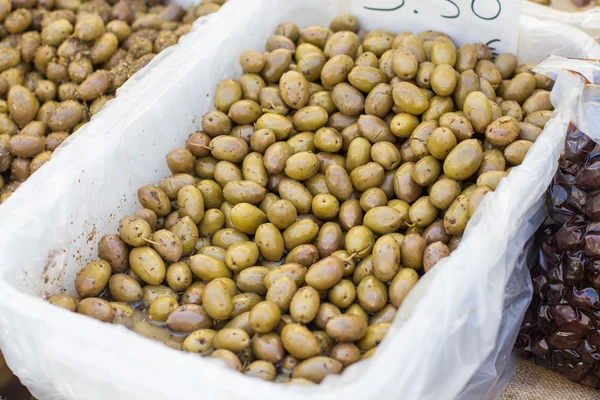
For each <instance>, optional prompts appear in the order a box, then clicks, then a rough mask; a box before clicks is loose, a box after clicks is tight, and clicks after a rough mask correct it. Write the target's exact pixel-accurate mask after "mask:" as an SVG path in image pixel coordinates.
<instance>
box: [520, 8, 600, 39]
mask: <svg viewBox="0 0 600 400" xmlns="http://www.w3.org/2000/svg"><path fill="white" fill-rule="evenodd" d="M523 14H524V15H528V16H531V17H535V18H539V19H543V20H549V21H556V22H559V23H564V24H569V25H571V26H573V27H575V28H577V29H581V30H583V31H585V32H586V33H588V34H589V35H591V36H593V37H595V38H598V37H600V8H598V7H593V8H590V7H587V8H585V9H584V10H583V11H581V10H580V9H578V8H577V7H575V6H574V5H573V4H572V3H571V1H570V0H558V1H557V0H552V7H548V6H544V5H541V4H537V3H533V2H531V1H528V0H525V1H523Z"/></svg>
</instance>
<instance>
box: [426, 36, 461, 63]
mask: <svg viewBox="0 0 600 400" xmlns="http://www.w3.org/2000/svg"><path fill="white" fill-rule="evenodd" d="M456 58H457V52H456V47H455V46H454V44H453V43H452V42H451V41H450V40H449V39H447V38H445V37H438V38H436V39H435V40H434V41H433V44H432V46H431V54H430V59H431V62H432V63H434V64H435V65H441V64H448V65H450V66H454V65H455V64H456Z"/></svg>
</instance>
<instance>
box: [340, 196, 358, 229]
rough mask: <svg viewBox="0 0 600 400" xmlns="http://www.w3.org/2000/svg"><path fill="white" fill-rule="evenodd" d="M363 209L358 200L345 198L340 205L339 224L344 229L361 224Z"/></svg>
mask: <svg viewBox="0 0 600 400" xmlns="http://www.w3.org/2000/svg"><path fill="white" fill-rule="evenodd" d="M363 215H364V213H363V210H362V208H361V206H360V202H359V201H358V200H354V199H351V200H346V201H344V202H343V203H342V204H341V205H340V211H339V213H338V219H339V221H340V226H341V227H342V228H344V229H345V230H350V229H351V228H353V227H356V226H359V225H362V223H363Z"/></svg>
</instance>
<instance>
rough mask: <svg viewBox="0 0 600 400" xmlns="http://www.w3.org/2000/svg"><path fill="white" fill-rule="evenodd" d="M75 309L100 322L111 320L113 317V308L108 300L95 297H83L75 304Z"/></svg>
mask: <svg viewBox="0 0 600 400" xmlns="http://www.w3.org/2000/svg"><path fill="white" fill-rule="evenodd" d="M76 311H77V312H78V313H79V314H83V315H87V316H88V317H92V318H95V319H97V320H100V321H102V322H112V321H113V319H114V317H115V309H114V308H113V306H112V305H110V303H109V302H107V301H105V300H102V299H99V298H97V297H89V298H87V299H83V300H81V301H80V302H79V304H77V309H76Z"/></svg>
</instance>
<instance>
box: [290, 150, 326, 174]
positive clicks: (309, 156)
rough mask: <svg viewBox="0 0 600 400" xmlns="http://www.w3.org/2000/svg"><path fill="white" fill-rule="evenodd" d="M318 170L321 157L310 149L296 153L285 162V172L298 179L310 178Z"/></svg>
mask: <svg viewBox="0 0 600 400" xmlns="http://www.w3.org/2000/svg"><path fill="white" fill-rule="evenodd" d="M318 171H319V159H318V158H317V156H316V155H315V154H314V153H312V152H309V151H301V152H299V153H296V154H294V155H292V156H290V157H289V158H288V159H287V160H286V162H285V174H286V175H287V176H288V177H290V178H292V179H295V180H298V181H303V180H307V179H310V178H311V177H312V176H313V175H314V174H316V173H317V172H318Z"/></svg>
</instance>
